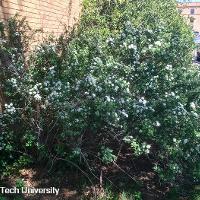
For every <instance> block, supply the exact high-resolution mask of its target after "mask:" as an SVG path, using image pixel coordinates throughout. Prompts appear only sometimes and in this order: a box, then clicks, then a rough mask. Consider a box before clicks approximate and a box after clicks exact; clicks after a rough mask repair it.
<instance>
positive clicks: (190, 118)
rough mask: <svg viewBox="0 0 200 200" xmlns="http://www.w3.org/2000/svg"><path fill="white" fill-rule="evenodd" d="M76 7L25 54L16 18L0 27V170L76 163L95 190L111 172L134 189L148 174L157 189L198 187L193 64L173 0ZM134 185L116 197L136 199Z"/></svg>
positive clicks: (199, 146) (116, 0)
mask: <svg viewBox="0 0 200 200" xmlns="http://www.w3.org/2000/svg"><path fill="white" fill-rule="evenodd" d="M83 6H84V8H83V13H82V17H81V19H80V24H79V25H78V26H77V27H76V29H75V30H73V31H72V32H71V33H68V32H66V33H65V34H64V35H63V36H61V38H59V39H58V40H55V39H52V38H49V39H48V40H47V41H46V42H45V43H44V44H41V45H38V46H37V47H36V48H35V50H34V51H33V52H31V53H30V52H29V55H30V56H28V57H26V56H25V54H26V52H27V47H28V42H29V41H30V37H31V36H32V35H27V33H28V32H27V31H25V30H29V27H28V25H27V24H26V22H25V21H24V20H22V21H16V20H15V19H11V20H9V21H8V22H7V23H6V24H2V25H1V40H0V45H1V50H0V54H1V63H0V67H1V71H0V77H1V78H0V86H1V91H2V92H3V94H4V96H3V101H2V102H3V113H1V121H0V125H1V127H0V131H1V137H0V156H1V160H0V170H1V172H2V173H3V174H4V176H6V175H9V174H10V173H12V172H13V170H14V169H19V168H22V167H24V166H27V165H30V166H31V165H32V166H33V165H34V164H38V165H47V166H48V167H49V168H51V167H52V166H54V167H56V166H59V170H60V171H62V170H63V171H64V170H66V169H68V170H70V168H71V169H78V170H79V171H81V173H83V174H84V175H85V176H86V177H87V179H88V180H89V181H90V182H93V181H94V182H95V181H96V182H98V183H99V187H100V188H103V186H104V185H103V184H104V183H106V181H105V182H104V180H107V179H106V177H107V175H109V174H110V173H112V171H113V170H112V169H117V170H118V171H121V172H123V174H126V175H127V177H128V176H129V177H131V180H132V183H131V184H133V185H134V186H137V187H139V188H141V187H142V186H141V185H142V182H141V180H140V179H139V177H140V176H139V175H141V174H142V173H145V176H147V174H148V173H149V172H151V173H152V174H153V176H154V178H155V181H156V183H157V185H159V186H160V185H161V186H167V187H169V188H176V187H177V186H181V188H182V189H184V188H185V187H188V186H193V185H196V184H198V183H199V180H200V162H199V161H200V159H199V158H200V157H199V156H200V143H199V139H200V130H199V128H200V127H199V114H200V112H199V111H200V107H199V101H200V99H199V91H200V87H199V86H200V82H199V70H198V68H197V67H196V66H194V65H193V64H192V58H191V56H192V49H193V35H192V32H191V30H190V28H189V27H188V26H187V25H186V24H185V22H184V20H183V19H182V18H181V17H180V16H179V14H178V12H177V10H176V3H175V1H173V0H170V1H164V0H146V1H129V0H111V1H98V0H95V1H87V0H85V1H84V5H83ZM166 10H167V12H166ZM27 58H28V59H27ZM130 161H131V162H130ZM120 177H121V176H119V179H120V180H119V181H118V180H117V181H116V180H115V181H116V182H119V184H121V183H123V182H124V179H123V177H121V178H120ZM104 178H105V179H104ZM114 184H115V183H114ZM116 184H117V183H116ZM129 184H130V183H129ZM122 185H123V184H122ZM151 185H152V186H153V185H154V183H151ZM134 190H135V189H134ZM138 190H140V189H137V190H136V193H135V192H132V193H131V194H130V195H133V196H132V197H128V196H127V197H124V199H141V198H144V197H142V194H141V193H140V192H138ZM164 193H165V192H164ZM124 195H126V194H124ZM127 195H129V194H128V193H127ZM106 196H107V197H106V199H109V198H108V193H107V194H106ZM112 198H113V199H114V197H113V194H112V195H111V197H110V199H112ZM156 198H157V197H155V198H154V199H156ZM162 198H164V197H163V196H162ZM170 199H171V197H170Z"/></svg>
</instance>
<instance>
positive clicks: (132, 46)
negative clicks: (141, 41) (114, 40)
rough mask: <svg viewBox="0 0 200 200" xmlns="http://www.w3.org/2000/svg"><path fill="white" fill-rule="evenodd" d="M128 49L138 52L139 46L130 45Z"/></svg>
mask: <svg viewBox="0 0 200 200" xmlns="http://www.w3.org/2000/svg"><path fill="white" fill-rule="evenodd" d="M128 48H129V49H134V50H137V46H136V45H134V44H130V45H129V46H128Z"/></svg>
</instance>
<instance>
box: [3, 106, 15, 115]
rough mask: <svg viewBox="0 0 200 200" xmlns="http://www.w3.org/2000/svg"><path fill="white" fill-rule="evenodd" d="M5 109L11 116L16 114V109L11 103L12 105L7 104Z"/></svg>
mask: <svg viewBox="0 0 200 200" xmlns="http://www.w3.org/2000/svg"><path fill="white" fill-rule="evenodd" d="M5 108H6V111H7V112H8V113H10V114H14V113H15V112H16V109H15V107H14V106H13V103H10V104H5Z"/></svg>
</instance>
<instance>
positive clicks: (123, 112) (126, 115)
mask: <svg viewBox="0 0 200 200" xmlns="http://www.w3.org/2000/svg"><path fill="white" fill-rule="evenodd" d="M121 113H122V115H124V116H125V117H126V118H128V114H127V113H126V112H125V110H123V111H121Z"/></svg>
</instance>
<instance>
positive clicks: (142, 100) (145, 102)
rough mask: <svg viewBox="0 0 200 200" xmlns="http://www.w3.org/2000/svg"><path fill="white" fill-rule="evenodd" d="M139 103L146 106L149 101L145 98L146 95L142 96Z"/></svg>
mask: <svg viewBox="0 0 200 200" xmlns="http://www.w3.org/2000/svg"><path fill="white" fill-rule="evenodd" d="M139 103H142V104H143V105H144V106H146V104H147V101H146V100H145V99H144V97H141V98H140V99H139Z"/></svg>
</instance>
